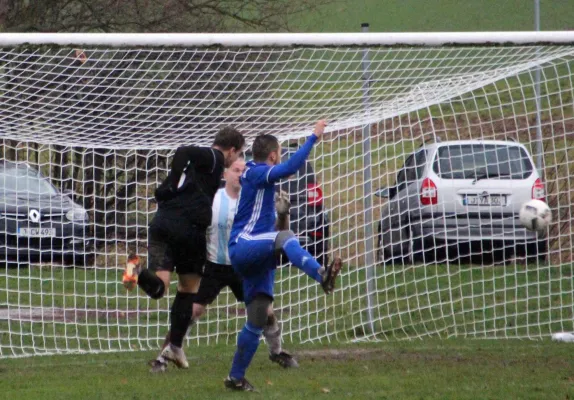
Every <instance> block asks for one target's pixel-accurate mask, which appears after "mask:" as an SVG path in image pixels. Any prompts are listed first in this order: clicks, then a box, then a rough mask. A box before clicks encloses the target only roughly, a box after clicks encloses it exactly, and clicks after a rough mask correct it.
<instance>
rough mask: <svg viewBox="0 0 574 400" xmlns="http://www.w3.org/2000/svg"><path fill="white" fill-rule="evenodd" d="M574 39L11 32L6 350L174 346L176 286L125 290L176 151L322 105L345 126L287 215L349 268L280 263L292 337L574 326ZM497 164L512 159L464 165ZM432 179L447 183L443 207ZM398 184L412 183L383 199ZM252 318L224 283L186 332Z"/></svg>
mask: <svg viewBox="0 0 574 400" xmlns="http://www.w3.org/2000/svg"><path fill="white" fill-rule="evenodd" d="M573 55H574V48H573V47H572V46H551V45H539V46H511V45H508V46H466V47H463V46H441V47H407V46H403V47H369V48H368V49H362V48H357V47H348V48H340V47H297V48H195V49H194V48H167V47H161V48H157V47H156V48H144V47H141V48H119V49H104V48H100V47H94V48H71V47H50V46H42V47H26V46H18V47H14V48H8V49H3V50H2V51H0V63H1V70H0V85H1V86H2V90H1V92H0V121H1V126H2V128H1V131H2V147H1V149H0V160H2V161H3V164H2V165H3V166H2V168H1V169H0V193H1V197H0V212H2V217H1V219H0V249H1V250H2V251H0V253H2V260H3V264H2V267H1V268H0V335H1V338H0V357H10V356H21V355H31V354H49V353H64V352H102V351H118V350H132V349H149V348H157V346H158V344H159V343H160V341H161V340H162V338H163V336H164V335H165V332H166V330H167V324H168V318H169V305H170V303H171V301H172V297H171V295H170V296H167V297H166V298H164V299H162V300H160V301H153V300H149V299H147V298H146V297H145V296H144V295H143V294H142V293H126V291H125V289H123V287H122V286H121V284H120V279H121V272H122V269H123V265H124V262H125V258H126V255H127V254H128V252H130V251H133V252H138V253H140V254H143V255H145V253H146V241H147V225H148V224H149V222H150V220H151V218H152V217H153V214H154V212H155V208H156V204H155V203H154V201H153V191H154V189H155V187H156V186H157V185H158V184H159V183H160V182H161V180H162V179H163V177H165V175H166V173H167V170H168V167H169V162H170V157H171V155H172V153H173V150H174V149H175V148H176V147H177V146H179V145H182V144H197V145H210V144H211V141H212V138H213V136H214V134H215V133H216V132H217V130H218V129H219V128H220V127H221V126H224V125H233V126H236V127H238V128H239V129H240V130H242V131H243V132H244V133H245V134H246V135H247V137H248V142H251V141H252V139H253V138H254V137H255V136H256V135H258V134H260V133H271V134H275V135H277V136H278V137H279V138H280V140H281V142H282V143H283V145H284V146H285V147H286V148H292V149H293V148H295V147H296V146H297V145H298V144H300V143H302V140H303V138H304V137H306V136H307V135H308V134H309V133H310V131H311V129H312V126H313V123H314V121H315V120H317V119H318V118H327V119H328V120H329V126H328V133H327V135H326V137H325V138H324V140H323V141H322V142H321V143H320V144H318V145H317V146H316V148H315V150H314V152H313V153H312V156H311V158H310V160H309V163H308V165H307V167H306V169H305V172H301V173H300V174H298V175H297V176H296V177H293V178H292V182H291V184H289V183H287V185H288V187H289V188H290V190H291V192H292V193H291V194H292V195H294V194H298V196H297V198H298V199H299V200H298V201H297V202H295V204H293V212H292V220H293V222H292V228H293V229H294V230H295V231H296V233H297V234H298V235H299V236H300V237H301V240H302V242H303V243H304V244H305V246H306V247H307V248H308V249H309V250H310V251H311V253H313V254H314V255H316V256H317V257H319V258H320V259H321V260H322V261H323V262H325V261H326V260H328V259H331V258H332V257H333V255H335V254H337V255H340V256H342V257H343V259H344V260H345V270H344V272H343V274H342V278H341V281H340V284H339V288H338V290H337V291H336V292H335V293H334V295H333V296H331V297H325V296H324V295H323V294H322V291H321V289H320V287H319V286H317V285H316V284H315V283H314V282H313V281H312V280H310V279H308V278H307V277H305V276H304V275H302V274H301V273H300V272H299V271H298V270H296V269H295V268H290V267H288V266H287V265H284V266H282V267H281V268H280V269H279V270H278V273H277V283H276V293H277V296H276V301H275V307H276V310H277V315H278V317H279V319H280V320H281V322H282V324H283V333H284V339H285V340H287V341H296V342H305V341H313V340H362V339H380V340H392V339H394V340H396V339H406V338H420V337H426V336H440V337H453V336H463V337H481V338H508V337H520V338H542V337H545V336H548V335H549V334H550V333H551V332H554V331H558V330H560V331H562V330H572V329H574V327H573V326H572V312H573V309H574V303H573V299H572V290H573V288H572V278H571V277H572V262H573V259H572V247H573V246H574V242H573V239H574V232H573V230H572V229H573V228H572V226H573V225H574V223H573V222H574V221H573V219H572V213H573V211H574V210H573V208H574V207H573V204H574V198H573V196H574V193H573V191H572V185H571V182H572V179H571V176H572V175H573V174H574V150H573V149H574V133H573V132H574V122H573V114H574V111H573V109H572V98H573V94H574V92H573V87H572V78H571V76H572V66H573ZM537 75H538V76H539V77H540V79H539V82H540V83H539V85H537V84H536V81H537V80H536V76H537ZM537 110H538V111H539V113H537ZM509 138H512V139H513V140H509ZM439 140H440V142H439ZM490 140H498V141H497V142H487V141H490ZM463 141H464V142H463ZM447 145H449V146H451V147H450V150H449V153H445V154H447V155H446V156H445V155H444V154H443V155H441V154H440V149H439V146H447ZM464 146H466V147H464ZM488 146H491V147H488ZM492 146H494V147H492ZM496 146H498V147H496ZM509 146H511V147H512V146H514V147H512V149H511V148H509ZM517 146H518V147H517ZM518 148H520V149H522V150H517V149H518ZM501 149H502V150H501ZM456 151H458V153H457V152H456ZM517 151H518V153H516V152H517ZM423 153H424V155H423ZM411 156H412V157H411ZM444 159H449V160H450V162H446V163H445V162H444ZM515 159H519V160H522V161H523V162H522V163H520V162H518V164H516V162H515ZM435 164H436V165H437V167H435ZM449 166H450V173H452V176H451V177H450V178H449V176H448V173H449V172H448V171H446V169H448V168H449ZM489 166H490V167H489ZM445 168H446V169H445ZM489 168H491V169H489ZM401 171H402V172H401ZM469 171H470V172H469ZM481 171H483V172H484V171H486V172H487V173H488V174H491V175H492V174H493V172H498V173H499V175H501V176H499V177H498V178H494V177H487V178H486V179H481V180H480V181H476V182H474V183H472V181H473V180H474V178H472V177H470V176H467V175H465V174H466V173H467V172H469V173H475V174H477V173H479V172H481ZM457 173H460V174H463V175H462V176H461V177H460V179H459V178H456V179H455V178H454V175H456V174H457ZM504 174H510V176H507V177H506V178H505V177H504V176H503V175H504ZM516 174H518V175H516ZM521 175H524V176H521ZM425 178H430V179H431V180H432V181H433V184H435V186H436V191H437V192H438V200H437V204H436V205H434V206H432V205H431V208H432V207H434V208H432V211H433V212H434V213H435V214H434V216H433V217H432V218H431V220H430V222H429V220H428V218H427V220H426V222H425V223H426V225H424V224H423V223H422V222H424V221H425V218H426V217H424V216H422V215H423V214H424V212H425V210H427V211H428V210H429V207H427V206H424V205H423V204H422V203H421V199H422V196H421V194H422V185H423V180H424V179H425ZM537 178H538V179H539V183H538V185H540V184H541V185H542V186H543V187H544V188H545V192H546V193H545V200H546V201H547V202H548V204H549V206H550V208H551V210H552V215H553V222H552V224H551V225H550V227H549V228H548V230H547V232H546V234H540V235H538V236H536V235H534V236H532V235H530V236H529V234H528V233H526V232H524V230H523V229H521V228H520V226H519V223H518V220H517V217H516V214H517V212H518V209H519V208H520V205H521V203H522V202H524V201H526V200H529V199H530V197H531V194H532V193H533V186H534V185H535V184H537V183H536V182H535V181H536V179H537ZM301 182H303V184H301ZM308 182H314V184H311V186H309V185H308ZM464 185H466V186H464ZM473 185H474V187H475V188H480V193H482V192H483V191H491V193H489V196H488V200H486V201H487V204H482V205H480V204H478V203H473V202H474V201H477V202H480V201H482V200H479V199H478V200H477V199H475V198H478V197H479V194H480V193H479V192H476V191H475V192H473V191H472V190H471V189H472V188H473ZM382 187H387V188H389V187H391V188H395V189H396V190H397V194H396V196H398V197H396V196H395V197H394V198H393V197H392V196H391V198H390V199H389V198H385V197H378V196H374V194H375V193H376V192H377V191H378V189H379V188H382ZM393 190H394V189H393ZM477 190H478V189H477ZM401 193H402V194H401ZM400 196H403V197H400ZM398 199H399V200H400V199H403V200H405V199H407V200H408V201H407V203H406V204H407V205H405V203H401V202H400V201H399V200H398ZM32 210H37V211H38V212H39V216H38V219H37V220H36V219H34V218H36V217H35V216H33V215H32V214H31V211H32ZM453 215H454V216H455V217H453ZM406 216H408V217H406ZM416 216H418V218H419V220H417V219H416V218H415V217H416ZM449 218H450V219H452V218H454V219H455V222H454V223H452V224H450V225H448V224H447V225H448V226H447V227H446V228H445V226H446V225H445V223H446V222H445V221H446V220H447V219H449ZM390 220H392V221H393V223H392V224H391V225H392V226H387V225H386V224H387V223H388V221H390ZM421 221H422V222H421ZM423 225H424V226H423ZM469 231H472V232H474V234H468V232H469ZM435 239H437V240H435ZM438 239H445V240H444V242H443V241H440V240H438ZM429 240H430V241H431V244H430V245H429V244H428V242H429ZM171 293H172V294H173V293H174V290H173V288H172V291H171ZM243 322H244V312H243V308H242V306H241V305H240V304H238V303H236V302H235V299H234V298H233V295H232V294H231V292H229V291H228V290H224V292H223V293H222V295H221V296H220V297H219V298H218V300H217V301H216V302H215V303H214V304H213V305H212V306H210V307H209V311H208V313H207V314H206V316H205V318H203V319H202V320H201V321H200V322H199V323H198V324H197V328H194V329H192V331H191V333H190V335H189V340H190V342H191V343H210V342H218V341H225V342H229V343H233V342H234V341H235V335H236V333H237V331H238V330H239V329H240V328H241V326H242V325H243Z"/></svg>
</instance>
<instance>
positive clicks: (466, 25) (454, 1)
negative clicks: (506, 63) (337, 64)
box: [291, 0, 574, 32]
mask: <svg viewBox="0 0 574 400" xmlns="http://www.w3.org/2000/svg"><path fill="white" fill-rule="evenodd" d="M540 4H541V5H540V21H541V29H543V30H564V29H571V28H572V27H573V23H572V19H573V18H574V9H573V8H572V5H571V3H570V2H569V1H568V0H552V1H541V2H540ZM363 22H368V23H370V30H371V31H372V32H436V31H517V30H522V31H527V30H534V0H533V1H529V0H528V1H525V0H499V1H496V0H481V1H476V0H425V1H420V0H361V1H352V0H339V1H335V2H334V3H332V4H329V5H326V6H323V7H320V8H319V9H318V10H317V11H316V12H312V13H305V14H302V15H298V16H294V17H293V18H292V21H291V26H292V29H293V30H294V31H305V32H359V31H360V30H361V23H363Z"/></svg>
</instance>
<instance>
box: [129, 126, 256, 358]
mask: <svg viewBox="0 0 574 400" xmlns="http://www.w3.org/2000/svg"><path fill="white" fill-rule="evenodd" d="M244 144H245V138H244V137H243V135H242V134H241V133H240V132H239V131H237V130H236V129H234V128H231V127H226V128H223V129H221V130H220V131H219V132H218V133H217V134H216V136H215V139H214V141H213V145H212V146H211V147H197V146H181V147H179V148H177V150H176V152H175V154H174V156H173V160H172V164H171V168H170V172H169V174H168V176H167V178H166V179H165V180H164V181H163V182H162V184H161V185H160V186H159V187H158V188H157V190H156V192H155V198H156V200H157V203H158V208H157V212H156V214H155V216H154V218H153V219H152V221H151V223H150V226H149V229H148V257H147V267H148V268H145V267H144V263H143V260H142V259H141V258H140V257H138V256H137V255H130V256H129V257H128V261H127V265H126V268H125V271H124V274H123V279H122V281H123V284H124V286H125V287H126V288H127V289H132V288H134V287H135V286H136V284H137V285H138V286H139V287H140V288H141V289H142V290H143V291H144V292H145V293H146V294H147V295H148V296H149V297H151V298H152V299H161V298H162V297H163V296H164V295H165V293H166V291H167V289H168V288H169V282H170V275H171V273H172V272H174V271H175V272H176V273H177V275H178V283H177V293H176V295H175V299H174V301H173V305H172V307H171V313H170V332H171V333H170V337H169V341H170V346H167V347H166V348H165V349H164V350H163V352H162V356H163V357H164V359H166V360H168V361H171V362H173V363H175V364H176V365H177V366H178V367H180V368H187V367H188V364H187V360H186V358H185V354H184V352H183V350H182V344H183V339H184V337H185V334H186V332H187V328H188V326H189V323H190V321H191V318H192V309H193V308H192V305H193V302H194V297H195V296H196V294H197V291H198V288H199V284H200V281H201V274H202V269H203V266H204V265H205V261H206V246H207V244H206V231H207V227H208V226H209V225H210V224H211V219H212V214H211V213H212V203H213V198H214V196H215V193H216V192H217V190H218V189H219V185H220V182H221V177H222V174H223V170H224V168H226V167H229V166H231V164H233V162H235V160H237V158H238V157H239V156H240V155H241V152H242V149H243V146H244Z"/></svg>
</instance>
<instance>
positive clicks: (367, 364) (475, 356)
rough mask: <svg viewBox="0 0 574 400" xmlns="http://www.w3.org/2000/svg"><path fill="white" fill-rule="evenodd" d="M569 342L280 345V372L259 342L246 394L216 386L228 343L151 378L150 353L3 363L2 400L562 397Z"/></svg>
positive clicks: (566, 391)
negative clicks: (291, 364) (293, 363)
mask: <svg viewBox="0 0 574 400" xmlns="http://www.w3.org/2000/svg"><path fill="white" fill-rule="evenodd" d="M570 346H571V345H568V344H560V343H552V342H550V341H516V340H504V341H502V340H499V341H490V340H448V341H437V340H424V341H418V340H417V341H409V342H395V343H391V344H389V343H362V344H347V345H340V344H338V345H334V344H326V343H325V344H315V345H297V346H292V345H290V346H286V348H288V349H289V350H291V351H293V352H294V353H295V354H296V355H297V357H298V359H299V362H300V368H299V369H296V370H282V369H280V368H279V367H278V366H277V365H271V364H270V363H269V361H267V359H266V355H265V353H266V348H265V345H264V344H262V345H261V347H260V349H259V350H260V351H259V352H258V354H257V355H256V357H255V360H254V361H253V364H252V366H251V368H250V369H249V370H248V375H247V376H248V378H249V379H250V381H251V382H252V383H253V384H254V385H255V386H256V388H257V389H258V390H259V393H255V394H252V395H249V396H246V395H245V394H243V393H229V392H226V390H225V389H224V388H223V384H222V383H223V382H222V381H223V378H224V377H225V376H226V375H227V373H228V370H229V367H230V363H231V359H232V355H233V350H234V349H233V347H232V346H225V345H212V346H199V347H198V346H191V347H190V348H188V349H187V353H188V354H189V355H190V369H189V370H187V371H186V370H179V371H178V370H173V369H171V370H169V371H168V373H166V374H164V375H161V376H150V375H149V373H148V371H147V369H148V367H147V366H146V362H147V361H148V360H149V359H151V358H152V357H154V355H155V354H154V353H152V352H146V353H143V352H136V353H121V354H100V355H70V356H56V357H37V358H32V359H11V360H5V361H3V363H2V366H1V369H0V381H1V382H2V394H3V396H4V398H6V399H12V400H18V399H26V400H27V399H36V398H42V399H64V398H82V399H114V400H121V399H130V400H136V399H153V398H158V399H160V398H167V399H188V398H202V399H212V398H213V399H215V398H223V397H225V398H226V399H236V398H247V397H249V398H257V399H259V398H261V399H311V398H312V399H317V398H325V399H348V398H357V399H393V400H397V399H457V400H458V399H473V400H474V399H567V398H572V396H574V387H573V381H574V376H573V375H572V371H573V368H574V361H573V359H572V357H571V349H570Z"/></svg>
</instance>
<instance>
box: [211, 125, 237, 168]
mask: <svg viewBox="0 0 574 400" xmlns="http://www.w3.org/2000/svg"><path fill="white" fill-rule="evenodd" d="M244 145H245V138H244V137H243V135H242V134H241V133H240V132H239V131H238V130H237V129H235V128H233V127H231V126H226V127H224V128H221V129H220V130H219V132H217V134H216V135H215V140H214V141H213V147H214V148H216V149H218V150H220V151H221V152H222V153H223V156H224V157H225V167H226V168H229V166H230V165H231V164H233V162H234V161H235V160H237V159H238V158H239V156H240V155H241V152H242V151H243V146H244Z"/></svg>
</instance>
